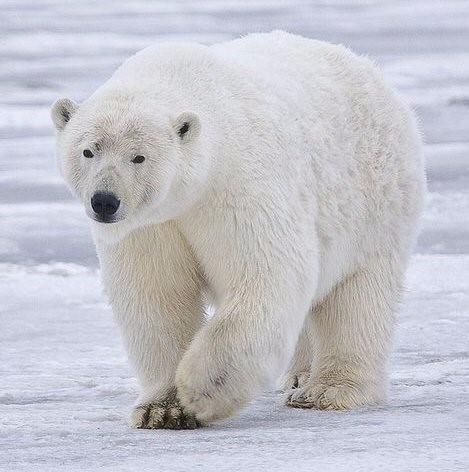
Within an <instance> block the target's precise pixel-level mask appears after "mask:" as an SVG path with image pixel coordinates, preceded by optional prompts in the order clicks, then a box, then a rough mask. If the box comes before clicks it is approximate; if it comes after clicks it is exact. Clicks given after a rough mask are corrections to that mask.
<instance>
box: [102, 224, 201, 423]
mask: <svg viewBox="0 0 469 472" xmlns="http://www.w3.org/2000/svg"><path fill="white" fill-rule="evenodd" d="M98 253H99V257H100V262H101V269H102V276H103V282H104V285H105V289H106V292H107V295H108V297H109V300H110V302H111V305H112V308H113V311H114V315H115V317H116V319H117V322H118V324H119V327H120V330H121V333H122V336H123V339H124V342H125V345H126V348H127V352H128V355H129V359H130V361H131V362H132V364H133V366H134V368H135V371H136V374H137V378H138V381H139V383H140V386H141V394H140V395H139V397H138V399H137V401H136V403H135V405H134V408H133V411H132V413H131V416H130V426H132V427H134V428H149V429H154V428H167V429H189V428H195V427H197V426H199V423H198V422H197V421H196V419H195V417H194V416H193V415H191V414H190V413H188V412H186V411H185V410H184V409H183V408H182V407H181V404H180V402H179V399H178V398H177V396H176V388H175V379H174V377H175V372H176V367H177V365H178V362H179V360H180V359H181V357H182V355H183V353H184V351H185V350H186V348H187V346H188V345H189V343H190V341H191V340H192V338H193V337H194V335H195V333H196V332H197V330H198V329H199V328H200V325H201V323H202V319H203V306H202V301H201V291H202V282H201V278H200V277H199V274H198V271H197V267H196V264H195V261H194V259H193V256H192V254H191V252H190V251H189V250H188V248H187V246H186V245H185V242H184V240H183V239H182V238H181V236H180V234H179V233H178V232H177V230H176V229H175V228H174V227H173V226H172V225H171V224H169V223H168V224H161V225H157V226H155V227H147V228H144V229H140V230H137V231H135V232H133V233H132V234H131V235H129V236H128V237H127V238H125V239H124V240H122V241H120V242H119V243H117V244H114V245H112V246H103V245H102V244H101V245H100V246H98Z"/></svg>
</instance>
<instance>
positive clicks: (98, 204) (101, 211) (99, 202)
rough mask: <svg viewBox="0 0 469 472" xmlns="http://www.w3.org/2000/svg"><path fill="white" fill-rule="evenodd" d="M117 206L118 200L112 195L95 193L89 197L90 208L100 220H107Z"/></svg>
mask: <svg viewBox="0 0 469 472" xmlns="http://www.w3.org/2000/svg"><path fill="white" fill-rule="evenodd" d="M119 205H120V200H118V199H117V197H116V196H115V195H113V194H112V193H105V192H97V193H95V194H94V195H93V196H92V197H91V208H93V211H94V212H95V213H96V214H97V215H99V216H100V218H101V219H102V220H106V219H109V217H110V216H111V215H113V214H114V213H115V212H116V211H117V209H118V208H119Z"/></svg>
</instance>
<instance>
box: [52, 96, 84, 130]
mask: <svg viewBox="0 0 469 472" xmlns="http://www.w3.org/2000/svg"><path fill="white" fill-rule="evenodd" d="M77 110H78V105H77V104H76V103H75V102H74V101H72V100H70V99H69V98H61V99H59V100H57V101H56V102H55V103H54V104H53V105H52V109H51V111H50V115H51V117H52V122H53V123H54V126H55V128H56V129H57V130H58V131H61V130H63V129H64V128H65V125H66V124H67V123H68V122H69V121H70V118H71V117H72V115H73V114H74V113H75V112H76V111H77Z"/></svg>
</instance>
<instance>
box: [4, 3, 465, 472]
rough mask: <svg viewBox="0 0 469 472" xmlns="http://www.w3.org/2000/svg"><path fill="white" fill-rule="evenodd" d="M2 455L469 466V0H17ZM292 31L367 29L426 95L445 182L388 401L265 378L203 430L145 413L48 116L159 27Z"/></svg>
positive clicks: (361, 39)
mask: <svg viewBox="0 0 469 472" xmlns="http://www.w3.org/2000/svg"><path fill="white" fill-rule="evenodd" d="M0 24H1V25H2V27H1V32H2V40H1V41H0V58H1V64H2V67H1V68H0V92H1V93H0V138H1V142H2V145H1V146H0V320H1V330H0V346H1V350H0V355H1V364H0V372H1V374H2V381H3V384H2V389H1V390H0V470H9V471H15V470H40V471H46V472H47V471H62V470H63V471H71V472H74V471H84V470H85V471H96V470H109V471H111V470H112V471H116V470H117V471H136V470H139V471H146V470H158V471H160V470H161V471H166V470H175V471H186V470H191V471H194V470H201V471H231V470H239V471H244V470H260V469H268V470H270V471H283V470H298V471H311V470H315V469H320V470H323V471H340V470H344V471H350V470H353V471H359V470H366V471H375V470H376V471H378V470H380V471H381V470H389V471H396V470H399V471H406V470H409V471H410V470H412V471H419V470H422V471H428V470H441V471H446V470H447V471H455V470H468V469H469V454H468V452H467V443H468V439H469V438H468V428H467V425H468V424H469V422H468V420H469V418H468V406H469V400H468V398H469V396H468V388H467V385H468V379H469V367H468V365H469V364H468V357H469V356H468V349H467V346H468V342H467V339H468V335H469V326H468V323H469V321H468V314H469V313H468V312H469V162H468V159H469V140H468V132H467V130H468V129H469V85H468V84H469V53H468V50H467V44H469V2H464V1H460V2H448V1H446V2H445V1H442V0H440V1H438V0H425V1H424V0H416V1H413V2H405V1H386V0H368V1H367V0H347V1H325V0H323V1H314V2H306V1H302V0H291V1H286V0H282V1H275V0H262V1H260V0H254V1H247V0H243V1H238V2H237V1H222V0H201V1H198V2H195V1H183V0H177V1H173V2H166V1H162V0H161V1H152V2H144V1H132V2H125V1H111V0H102V1H100V2H91V1H85V0H81V1H75V2H63V1H59V0H36V1H33V0H15V1H13V0H0ZM277 28H278V29H287V30H289V31H292V32H296V33H300V34H304V35H306V36H310V37H316V38H320V39H325V40H329V41H334V42H341V43H344V44H346V45H348V46H351V47H352V48H354V49H355V50H357V51H358V52H361V53H364V54H368V55H369V56H370V57H372V58H373V59H374V60H375V61H376V62H377V63H379V64H380V65H381V67H382V68H383V70H384V72H385V74H386V76H387V77H388V79H389V81H390V82H391V83H393V84H394V85H395V86H396V87H398V88H399V90H400V92H401V93H402V94H403V95H404V96H405V97H406V98H407V99H408V100H409V101H410V102H411V104H412V105H413V106H414V107H415V108H416V110H417V112H418V114H419V116H420V119H421V125H422V130H423V133H424V137H425V142H426V146H425V154H426V157H427V161H428V178H429V188H430V194H429V198H428V204H427V209H426V212H425V215H424V218H423V230H422V234H421V237H420V238H419V242H418V245H417V247H416V250H415V254H414V256H413V258H412V261H411V265H410V269H409V273H408V277H407V287H406V293H405V296H404V300H403V302H402V305H401V310H400V313H399V316H398V329H397V335H396V343H395V352H394V356H393V359H392V363H391V366H392V375H391V384H390V395H389V401H388V403H387V404H386V405H384V406H382V407H379V408H366V409H362V410H359V411H353V412H318V411H310V410H296V409H289V408H286V407H284V406H283V405H282V401H281V396H280V395H279V394H278V393H275V392H265V393H264V394H263V395H262V396H261V397H260V398H259V399H258V400H256V401H255V402H253V404H252V405H251V406H250V407H249V408H248V409H246V410H245V411H243V412H242V413H241V414H240V415H239V416H237V417H235V418H232V419H230V420H227V421H224V422H221V423H219V424H216V425H213V426H210V427H208V428H205V429H202V430H197V431H180V432H176V431H135V430H130V429H129V428H128V427H127V425H126V422H125V417H126V414H127V412H128V407H129V405H130V404H131V403H132V402H133V400H134V399H135V396H136V392H137V385H136V382H135V380H134V377H133V374H132V372H131V370H130V368H129V366H128V363H127V361H126V356H125V352H124V350H123V346H122V343H121V340H120V337H119V334H118V332H117V329H116V327H115V325H114V323H113V320H112V314H111V311H110V309H109V308H108V306H107V305H106V303H105V300H104V297H103V295H102V292H101V288H100V284H99V280H98V272H97V261H96V256H95V254H94V249H93V246H92V243H91V239H90V236H89V231H88V227H87V220H86V217H85V215H84V214H83V210H82V209H81V208H80V206H79V205H78V204H77V203H76V202H75V201H74V200H73V199H72V197H71V196H70V194H69V192H68V191H67V190H66V188H65V187H64V185H63V183H62V180H61V179H60V177H59V175H58V173H57V171H56V169H55V162H54V139H53V132H52V129H51V125H50V120H49V117H48V107H49V105H50V103H51V102H52V101H53V100H54V99H55V98H57V97H59V96H70V97H72V98H75V99H77V100H81V99H83V98H85V97H86V96H87V95H88V94H90V93H91V92H92V91H93V90H94V88H95V87H96V86H97V85H98V84H99V83H101V82H102V81H103V80H105V78H106V77H107V76H109V74H110V73H111V72H112V70H113V69H114V68H115V67H116V66H117V65H118V64H119V63H120V62H121V61H122V60H123V59H124V58H125V57H126V56H128V55H129V54H131V53H132V52H134V51H135V50H137V49H139V48H142V47H144V46H146V45H148V44H150V43H152V42H154V41H156V40H160V39H170V40H174V39H183V40H196V41H201V42H204V43H212V42H214V41H220V40H224V39H229V38H232V37H234V36H237V35H239V34H245V33H247V32H250V31H265V30H271V29H277Z"/></svg>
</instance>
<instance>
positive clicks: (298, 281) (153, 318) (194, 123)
mask: <svg viewBox="0 0 469 472" xmlns="http://www.w3.org/2000/svg"><path fill="white" fill-rule="evenodd" d="M51 113H52V119H53V122H54V124H55V127H56V129H57V152H58V156H59V167H60V169H61V171H62V174H63V176H64V178H65V180H66V182H67V183H68V185H69V186H70V188H71V189H72V191H73V192H74V193H75V194H76V196H77V197H78V198H79V199H80V200H81V202H82V203H83V205H84V207H85V209H86V212H87V214H88V215H89V217H90V218H91V227H92V234H93V238H94V241H95V244H96V248H97V253H98V256H99V261H100V265H101V273H102V279H103V284H104V287H105V292H106V294H107V296H108V298H109V300H110V303H111V305H112V308H113V311H114V314H115V317H116V319H117V322H118V324H119V325H120V328H121V331H122V335H123V338H124V340H125V344H126V347H127V350H128V354H129V358H130V360H131V362H132V364H133V366H134V367H135V370H136V374H137V377H138V379H139V383H140V385H141V394H140V396H139V398H138V399H137V402H136V404H135V407H134V409H133V411H132V414H131V425H132V426H134V427H137V428H195V427H197V426H200V425H204V424H206V423H209V422H211V421H214V420H218V419H222V418H226V417H228V416H230V415H233V414H234V413H235V412H237V411H238V410H239V409H240V408H241V407H243V406H244V405H246V404H247V403H248V402H249V401H250V400H251V399H252V398H253V397H254V396H255V395H256V393H257V392H259V391H260V389H262V388H265V387H266V386H267V385H269V384H270V383H271V382H272V381H273V380H275V379H276V378H278V376H279V374H281V373H282V372H285V371H288V373H287V375H286V380H285V388H286V391H287V393H288V395H287V396H286V403H287V405H290V406H292V407H301V408H317V409H332V410H333V409H348V408H353V407H358V406H361V405H371V404H376V403H378V402H380V401H382V400H383V399H384V397H385V391H386V370H387V369H386V364H387V359H388V356H389V351H390V343H391V338H392V331H393V324H394V313H395V308H396V303H397V302H398V299H399V293H400V289H401V285H402V279H403V274H404V271H405V268H406V264H407V260H408V258H409V253H410V250H411V247H412V244H413V241H414V239H415V235H416V230H417V227H418V219H419V215H420V213H421V210H422V205H423V199H424V192H425V176H424V170H423V162H422V157H421V143H420V138H419V133H418V131H417V127H416V122H415V119H414V117H413V115H412V114H411V112H410V111H409V109H408V108H407V107H406V106H405V105H404V104H403V103H402V102H401V101H400V99H398V98H397V97H396V95H395V93H394V92H393V91H392V90H391V89H390V88H389V87H388V86H387V85H386V84H385V83H384V82H383V79H382V77H381V75H380V73H379V72H378V71H377V69H376V68H375V67H374V66H373V64H372V63H371V62H370V61H369V60H367V59H365V58H362V57H358V56H356V55H354V54H353V53H351V52H350V51H349V50H348V49H346V48H344V47H342V46H335V45H330V44H327V43H324V42H321V41H315V40H310V39H306V38H303V37H299V36H295V35H291V34H288V33H284V32H272V33H268V34H253V35H249V36H247V37H244V38H241V39H237V40H234V41H230V42H226V43H222V44H216V45H212V46H203V45H197V44H190V43H161V44H157V45H155V46H152V47H149V48H147V49H144V50H143V51H141V52H139V53H137V54H136V55H134V56H133V57H131V58H130V59H128V60H127V61H125V62H124V64H123V65H122V66H121V67H120V68H119V69H118V70H117V71H116V72H115V73H114V75H113V76H112V77H111V78H110V79H109V80H108V81H107V82H106V83H105V84H104V85H103V86H102V87H100V88H99V89H98V90H97V91H96V92H95V93H94V94H93V95H92V96H91V97H90V98H89V99H87V100H86V101H85V102H84V103H82V104H81V105H80V106H79V105H77V104H76V103H74V102H73V101H71V100H69V99H60V100H58V101H57V102H56V103H55V104H54V105H53V107H52V112H51ZM208 304H210V305H211V306H213V307H214V314H213V316H210V317H207V316H205V314H204V309H205V307H206V306H207V305H208Z"/></svg>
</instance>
